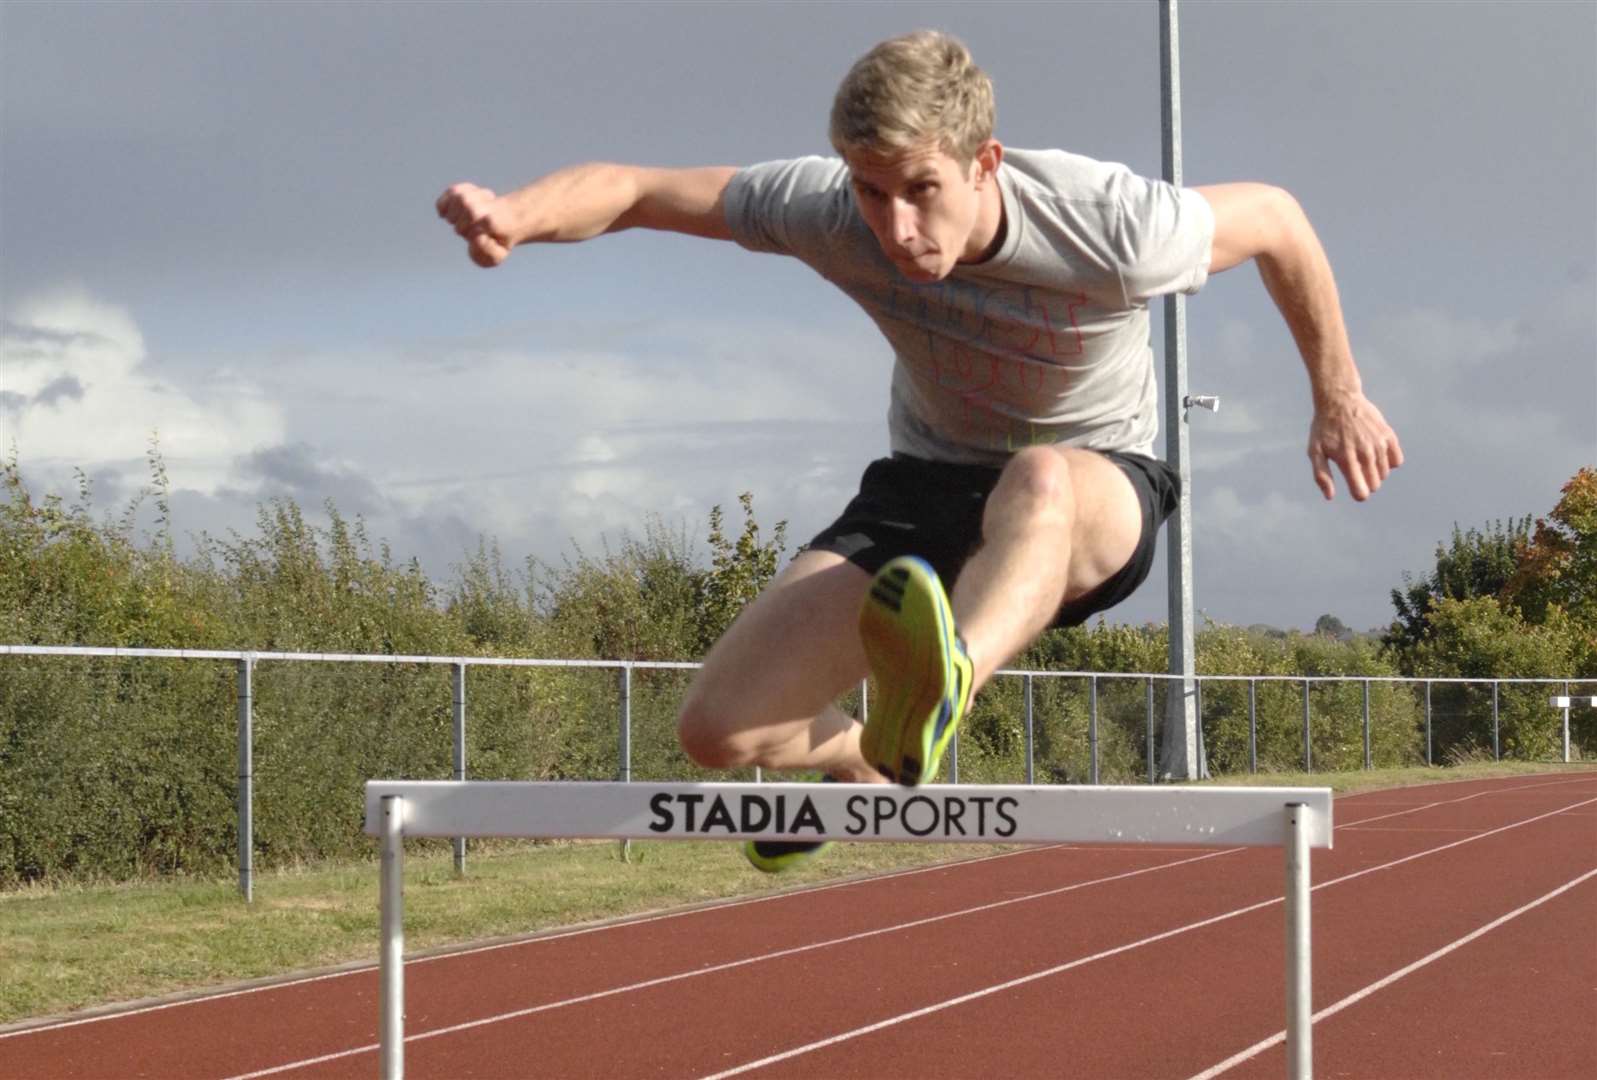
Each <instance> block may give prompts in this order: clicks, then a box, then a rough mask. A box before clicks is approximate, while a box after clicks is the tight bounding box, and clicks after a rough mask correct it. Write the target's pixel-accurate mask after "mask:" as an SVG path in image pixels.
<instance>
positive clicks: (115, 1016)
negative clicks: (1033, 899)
mask: <svg viewBox="0 0 1597 1080" xmlns="http://www.w3.org/2000/svg"><path fill="white" fill-rule="evenodd" d="M1069 847H1070V845H1068V844H1047V845H1037V846H1033V847H1027V848H1023V849H1021V850H1019V851H1000V852H998V853H997V854H994V855H982V856H979V857H977V858H971V859H961V860H960V861H958V862H951V863H939V864H937V865H935V866H916V867H910V868H909V869H907V870H890V871H887V872H886V873H882V874H874V875H872V876H871V877H866V878H857V879H855V880H852V881H834V882H831V883H829V884H822V885H814V886H811V887H809V888H803V889H787V890H784V891H782V892H776V893H767V894H765V895H762V896H744V897H736V898H733V899H730V900H724V901H719V902H711V903H708V904H704V905H703V906H700V907H693V908H688V909H686V910H678V911H664V912H660V913H658V914H654V915H640V916H631V917H628V916H622V917H621V918H619V919H616V920H614V921H610V922H604V923H600V924H599V925H597V926H581V927H577V928H576V929H573V930H560V931H555V932H553V933H546V934H539V935H537V936H536V937H524V938H518V939H516V940H514V941H498V942H494V943H493V944H491V945H477V946H474V947H471V948H466V949H452V950H450V951H448V952H440V953H434V954H432V955H430V956H418V957H413V958H407V959H406V960H405V966H406V967H407V968H409V967H412V966H414V965H416V964H430V963H434V962H435V961H439V960H453V959H455V958H456V957H461V956H475V955H476V954H478V953H486V952H498V951H499V950H501V949H514V948H520V947H523V946H533V945H542V944H544V943H545V942H550V941H561V940H563V939H565V938H573V937H582V936H583V935H585V934H598V933H603V932H605V931H607V930H624V929H627V928H629V927H633V926H645V925H648V924H649V923H657V922H665V921H667V920H669V919H683V918H687V917H689V916H692V915H703V914H706V913H708V912H719V911H725V910H727V909H729V908H737V907H747V906H748V905H750V904H765V903H769V902H771V901H773V900H790V899H793V898H794V897H799V896H811V895H813V894H815V893H820V892H830V891H831V890H832V889H847V888H853V887H854V886H858V885H870V884H872V883H874V882H878V881H888V880H891V879H893V878H900V877H909V876H911V875H913V874H929V873H933V872H935V871H938V870H953V869H956V868H958V867H961V866H974V865H975V864H977V863H984V862H991V861H992V860H994V859H1009V858H1013V857H1014V856H1016V855H1030V854H1033V853H1034V852H1038V851H1055V850H1060V849H1066V848H1069ZM1127 850H1130V849H1129V848H1128V849H1127ZM376 970H377V965H376V964H360V965H358V966H354V967H348V968H343V969H341V970H339V971H328V972H324V973H322V974H320V975H308V976H305V977H303V978H298V979H285V980H282V981H274V982H268V983H262V984H261V985H259V986H244V987H240V988H238V989H236V990H225V991H222V992H221V993H216V994H200V995H195V996H192V997H184V998H182V999H179V1000H176V1001H163V1002H159V1003H157V1004H153V1005H142V1006H138V1007H136V1008H132V1009H122V1010H119V1011H116V1012H106V1013H99V1014H97V1015H94V1016H81V1017H78V1018H76V1019H73V1020H61V1021H57V1022H55V1023H49V1024H40V1025H38V1026H36V1027H26V1028H19V1029H17V1030H15V1031H0V1039H15V1038H18V1037H20V1036H23V1035H42V1034H43V1033H45V1032H47V1031H60V1030H62V1029H63V1028H71V1027H80V1026H82V1025H84V1024H98V1023H101V1022H103V1021H106V1020H123V1019H126V1018H128V1017H132V1016H143V1015H145V1014H147V1013H155V1012H164V1011H165V1010H167V1009H176V1008H180V1007H182V1006H184V1005H204V1004H207V1003H209V1002H212V1001H224V1000H226V999H228V998H235V997H243V996H245V995H248V994H260V993H265V992H266V991H268V990H286V989H288V988H289V987H294V986H306V985H308V984H310V983H318V982H325V981H327V980H328V979H343V978H348V977H349V976H351V975H365V974H367V973H369V972H372V971H376Z"/></svg>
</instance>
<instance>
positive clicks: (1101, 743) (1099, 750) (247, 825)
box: [0, 645, 1597, 899]
mask: <svg viewBox="0 0 1597 1080" xmlns="http://www.w3.org/2000/svg"><path fill="white" fill-rule="evenodd" d="M7 656H12V657H15V656H34V657H90V658H95V657H98V658H108V659H120V660H128V659H134V658H147V659H155V660H165V661H173V660H181V661H200V662H214V663H225V664H231V665H233V666H234V668H235V671H236V689H235V692H234V700H235V704H236V733H237V788H236V803H237V815H238V856H237V859H238V881H239V889H240V891H241V892H242V893H243V895H244V897H245V898H246V899H250V898H252V897H253V891H254V877H255V868H254V859H253V853H254V848H255V842H254V840H255V823H254V794H255V780H256V777H255V749H256V730H255V714H256V707H257V701H256V698H257V695H256V687H255V677H256V668H257V665H261V664H287V663H295V662H308V663H313V664H387V665H410V666H417V667H427V668H431V667H447V668H448V669H449V670H450V673H451V678H450V710H449V712H450V718H451V721H452V723H451V727H452V745H451V750H452V757H451V761H452V769H451V772H450V776H451V777H452V778H453V779H456V780H464V779H466V777H467V754H466V749H467V692H468V679H467V672H468V669H469V668H484V669H487V668H543V669H596V670H603V671H610V672H613V673H614V675H613V677H614V679H615V701H616V702H617V716H616V719H615V742H614V747H615V762H616V768H615V771H614V775H615V777H616V778H617V779H618V780H620V781H623V782H625V781H629V780H631V779H632V778H633V735H634V723H633V696H634V686H633V684H634V677H635V675H636V674H637V673H639V672H646V671H691V670H694V669H696V668H698V666H699V665H698V664H694V663H664V662H643V661H605V660H546V659H519V658H497V657H441V656H400V655H362V654H327V653H279V652H245V651H238V652H234V651H212V650H170V649H119V648H81V647H67V646H32V645H0V657H7ZM1582 692H1584V693H1588V694H1597V680H1584V681H1582V680H1579V679H1403V678H1396V677H1389V676H1387V677H1382V676H1332V675H1315V676H1281V675H1206V676H1198V677H1197V678H1196V680H1195V684H1194V697H1195V699H1196V700H1195V702H1194V705H1195V708H1196V713H1197V716H1198V718H1199V724H1198V730H1199V745H1200V747H1202V748H1203V749H1204V750H1205V752H1206V753H1205V756H1204V757H1201V758H1200V760H1208V761H1210V762H1213V763H1216V765H1217V767H1216V771H1217V772H1219V773H1240V772H1243V771H1247V772H1255V771H1258V770H1259V769H1260V767H1261V761H1262V762H1263V764H1264V767H1266V768H1267V770H1270V771H1279V770H1283V769H1292V768H1295V767H1300V768H1301V769H1302V770H1304V771H1311V770H1313V769H1314V768H1315V767H1316V765H1319V766H1320V767H1322V768H1330V769H1338V768H1364V769H1369V768H1373V767H1376V766H1377V764H1381V765H1386V764H1402V763H1409V764H1419V763H1421V762H1423V763H1424V764H1436V763H1437V757H1438V754H1437V729H1438V727H1441V728H1444V729H1445V731H1444V734H1445V742H1446V745H1447V746H1448V747H1450V748H1451V749H1450V750H1449V754H1450V755H1451V756H1452V757H1453V759H1456V758H1457V757H1458V756H1459V748H1460V747H1462V748H1464V749H1465V751H1466V753H1465V754H1464V756H1476V757H1480V758H1482V759H1484V758H1485V755H1486V752H1487V746H1488V742H1487V740H1488V732H1489V747H1490V757H1491V760H1502V759H1503V758H1504V757H1505V756H1510V757H1525V756H1527V755H1526V754H1525V752H1524V751H1523V749H1522V748H1523V747H1524V746H1526V745H1529V743H1527V741H1526V738H1525V736H1524V734H1523V731H1522V729H1524V728H1525V727H1526V725H1530V726H1531V727H1534V728H1536V729H1537V732H1538V735H1537V738H1538V740H1539V741H1537V742H1535V745H1537V746H1545V747H1548V748H1549V750H1550V754H1546V755H1534V754H1533V755H1532V756H1540V757H1549V756H1550V757H1553V758H1557V757H1561V759H1562V760H1563V761H1566V762H1567V761H1569V760H1571V757H1572V755H1573V756H1577V757H1583V756H1587V755H1592V754H1597V724H1592V725H1589V726H1590V727H1591V728H1592V731H1591V732H1590V735H1589V737H1587V738H1586V740H1585V742H1586V743H1589V744H1591V745H1584V744H1582V743H1581V741H1580V740H1578V739H1577V740H1575V741H1572V736H1571V711H1572V708H1573V709H1579V708H1580V707H1581V706H1582V705H1584V704H1586V703H1587V702H1594V701H1597V697H1588V698H1582V697H1579V696H1578V694H1580V693H1582ZM1180 693H1181V678H1180V676H1172V675H1168V674H1151V673H1111V672H1076V671H1016V670H1002V671H999V672H998V673H997V675H996V676H995V678H994V680H993V681H992V682H990V683H989V684H988V686H987V687H986V688H984V690H983V692H982V695H981V696H980V699H979V700H978V702H977V703H976V705H974V706H973V714H972V715H973V717H977V716H979V715H980V712H981V710H982V709H984V708H985V709H986V710H987V717H988V720H987V722H986V726H985V727H984V728H982V729H981V730H982V732H983V733H986V734H987V735H989V736H991V737H989V738H987V739H985V741H983V742H982V743H981V745H980V746H977V745H972V746H970V747H968V748H967V761H966V766H965V769H966V773H967V779H968V780H974V781H976V782H982V783H1004V782H1009V783H1018V782H1021V781H1022V780H1023V781H1024V782H1025V783H1028V784H1034V783H1038V782H1039V781H1040V782H1043V783H1059V782H1087V783H1093V784H1097V783H1132V782H1139V781H1145V782H1147V783H1155V782H1157V781H1158V780H1159V779H1160V777H1159V775H1158V773H1157V766H1156V762H1157V761H1158V755H1157V752H1156V751H1157V746H1158V740H1159V736H1160V728H1161V727H1162V724H1161V720H1162V718H1163V716H1164V715H1165V712H1166V710H1167V709H1169V708H1171V707H1172V706H1179V704H1180V703H1179V702H1175V701H1172V700H1170V697H1169V695H1171V694H1180ZM867 694H868V689H867V687H866V686H863V685H862V686H861V687H860V688H859V690H858V697H857V698H856V699H854V700H852V701H851V702H850V706H851V707H853V708H854V709H855V711H856V712H857V713H858V714H860V715H862V716H863V714H864V712H865V709H866V704H867ZM1555 696H1562V697H1563V698H1566V699H1571V698H1572V703H1571V704H1566V705H1565V706H1564V707H1562V708H1558V707H1555V704H1554V702H1555ZM1505 698H1506V699H1512V700H1511V705H1512V708H1511V709H1510V711H1511V712H1512V715H1513V717H1514V720H1513V723H1514V725H1515V727H1514V734H1513V737H1512V738H1511V739H1510V742H1511V743H1512V744H1513V745H1512V746H1510V747H1509V748H1508V749H1507V751H1505V745H1504V737H1503V736H1504V731H1503V723H1502V718H1503V713H1504V707H1505ZM1488 700H1489V711H1488ZM984 702H985V704H984ZM1372 702H1373V703H1374V708H1373V712H1372ZM1261 706H1268V708H1269V709H1270V710H1271V711H1272V715H1273V716H1277V717H1279V716H1281V715H1282V712H1283V709H1285V708H1287V707H1288V706H1290V709H1291V711H1292V712H1293V713H1294V714H1300V716H1301V722H1300V723H1298V724H1296V725H1292V726H1295V727H1296V728H1297V731H1296V733H1295V734H1293V735H1292V736H1291V737H1290V741H1291V742H1292V743H1295V745H1290V746H1288V745H1286V744H1285V740H1283V737H1282V729H1283V725H1282V724H1280V723H1274V724H1272V725H1271V732H1272V733H1271V734H1270V736H1269V739H1270V745H1268V746H1264V745H1262V744H1261V725H1260V710H1261ZM654 711H655V712H658V711H659V710H658V709H656V710H654ZM1592 711H1593V714H1594V715H1597V710H1592ZM1488 716H1489V718H1490V719H1489V724H1488V723H1487V717H1488ZM1372 717H1373V718H1372ZM1576 723H1577V725H1579V724H1581V721H1580V720H1577V721H1576ZM1349 729H1352V730H1351V731H1350V730H1349ZM1006 732H1007V733H1008V734H1010V735H1013V736H1014V739H1013V741H1014V746H1013V749H1012V751H1011V752H1009V753H1007V754H1006V753H1001V752H999V751H996V750H994V745H995V742H996V743H1002V741H1003V736H1004V734H1005V733H1006ZM994 733H996V734H994ZM652 734H653V735H654V736H655V737H656V739H658V735H659V733H658V732H652ZM1411 737H1412V741H1410V739H1411ZM975 738H976V735H974V734H973V735H972V739H973V742H974V740H975ZM1139 743H1140V745H1138V744H1139ZM960 751H961V744H960V739H959V738H958V737H957V736H956V738H955V741H954V742H953V744H952V746H951V750H950V755H949V776H948V780H949V781H950V782H952V783H956V784H957V783H959V782H960V774H961V761H960ZM1560 751H1561V753H1560ZM668 767H669V766H668ZM674 778H678V779H680V778H681V777H680V776H678V777H674ZM756 778H757V772H756ZM465 856H466V849H465V842H464V840H460V839H457V840H455V841H454V859H455V866H456V868H457V870H463V869H464V867H465Z"/></svg>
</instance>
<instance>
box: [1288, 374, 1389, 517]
mask: <svg viewBox="0 0 1597 1080" xmlns="http://www.w3.org/2000/svg"><path fill="white" fill-rule="evenodd" d="M1333 461H1334V462H1336V464H1337V467H1338V468H1340V469H1341V470H1342V475H1343V476H1344V477H1346V478H1347V487H1348V491H1349V493H1351V494H1352V496H1353V498H1355V499H1357V500H1358V501H1359V502H1363V501H1364V500H1365V499H1368V498H1369V497H1370V494H1371V492H1373V491H1375V490H1376V489H1377V488H1379V487H1380V486H1381V482H1382V481H1383V480H1385V479H1386V477H1387V474H1388V473H1390V472H1391V471H1392V470H1393V469H1395V468H1397V467H1398V466H1399V465H1402V464H1403V447H1402V446H1401V445H1400V444H1399V443H1398V441H1397V432H1395V431H1393V430H1392V427H1391V425H1390V424H1388V423H1387V422H1386V417H1384V416H1382V415H1381V410H1380V409H1377V408H1376V407H1375V405H1374V403H1372V402H1371V401H1370V400H1369V398H1366V397H1365V396H1364V395H1363V394H1361V393H1359V392H1357V391H1346V392H1343V393H1341V394H1339V395H1337V396H1336V397H1334V398H1332V399H1330V400H1329V401H1327V402H1325V403H1323V404H1321V405H1320V406H1318V407H1317V408H1316V409H1315V410H1314V421H1313V423H1311V424H1310V425H1309V462H1310V463H1311V464H1312V465H1313V466H1314V482H1315V483H1316V484H1318V485H1319V488H1320V492H1321V494H1323V495H1324V496H1325V497H1326V498H1327V499H1330V498H1333V497H1335V495H1336V481H1335V479H1334V478H1333V477H1332V474H1331V465H1330V463H1331V462H1333Z"/></svg>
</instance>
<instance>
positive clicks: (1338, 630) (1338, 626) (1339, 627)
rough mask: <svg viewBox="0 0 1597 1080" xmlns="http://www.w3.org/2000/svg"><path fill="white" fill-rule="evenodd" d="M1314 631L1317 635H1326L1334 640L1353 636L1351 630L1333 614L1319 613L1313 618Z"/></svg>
mask: <svg viewBox="0 0 1597 1080" xmlns="http://www.w3.org/2000/svg"><path fill="white" fill-rule="evenodd" d="M1314 633H1315V634H1316V635H1318V636H1319V637H1328V638H1332V639H1333V640H1336V641H1342V640H1343V639H1345V638H1349V637H1352V636H1353V631H1351V630H1349V629H1348V628H1347V625H1346V624H1345V623H1343V622H1342V620H1341V619H1339V618H1337V617H1336V616H1335V615H1321V616H1320V617H1319V618H1318V619H1315V620H1314Z"/></svg>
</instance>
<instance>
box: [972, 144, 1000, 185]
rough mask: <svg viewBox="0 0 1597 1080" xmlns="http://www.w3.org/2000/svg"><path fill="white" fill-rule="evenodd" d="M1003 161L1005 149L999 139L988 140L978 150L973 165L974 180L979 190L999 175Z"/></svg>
mask: <svg viewBox="0 0 1597 1080" xmlns="http://www.w3.org/2000/svg"><path fill="white" fill-rule="evenodd" d="M1003 160H1004V148H1003V146H1002V145H1000V143H999V142H998V140H997V139H988V140H987V141H986V142H984V143H982V144H981V146H979V147H977V148H976V158H975V160H974V161H973V162H971V164H972V166H973V167H974V170H975V173H974V175H973V176H972V180H974V182H975V184H976V186H977V187H978V188H979V187H982V186H983V185H984V184H986V182H987V181H988V180H990V179H992V178H993V177H994V176H996V175H997V174H998V166H999V165H1001V164H1002V163H1003Z"/></svg>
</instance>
